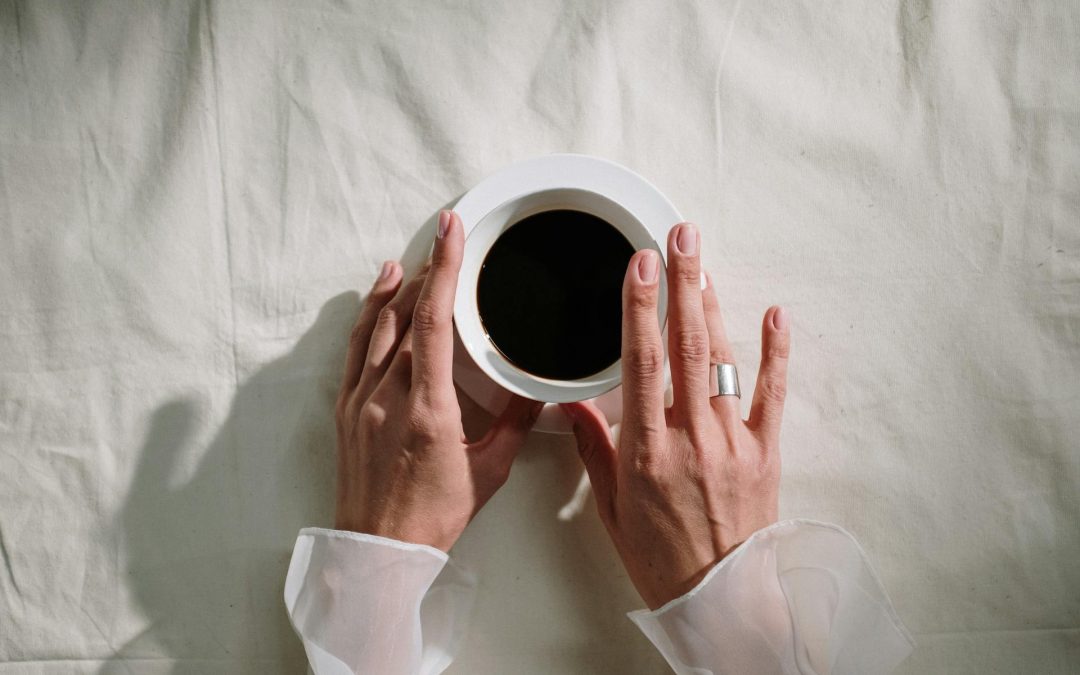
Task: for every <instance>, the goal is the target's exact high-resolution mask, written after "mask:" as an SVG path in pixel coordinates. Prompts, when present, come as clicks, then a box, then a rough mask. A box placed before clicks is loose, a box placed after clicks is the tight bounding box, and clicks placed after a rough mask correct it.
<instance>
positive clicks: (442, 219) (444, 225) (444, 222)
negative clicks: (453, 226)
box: [435, 211, 450, 239]
mask: <svg viewBox="0 0 1080 675" xmlns="http://www.w3.org/2000/svg"><path fill="white" fill-rule="evenodd" d="M449 231H450V212H449V211H439V229H438V231H437V232H436V233H435V236H436V237H438V238H439V239H442V238H443V237H445V236H446V233H447V232H449Z"/></svg>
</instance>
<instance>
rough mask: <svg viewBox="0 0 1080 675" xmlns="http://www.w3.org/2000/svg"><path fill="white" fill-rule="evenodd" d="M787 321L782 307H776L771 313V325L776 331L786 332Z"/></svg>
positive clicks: (787, 318)
mask: <svg viewBox="0 0 1080 675" xmlns="http://www.w3.org/2000/svg"><path fill="white" fill-rule="evenodd" d="M789 320H790V319H789V317H788V313H787V310H786V309H784V308H783V307H777V308H776V311H775V312H773V315H772V325H773V328H775V329H776V330H787V327H788V321H789Z"/></svg>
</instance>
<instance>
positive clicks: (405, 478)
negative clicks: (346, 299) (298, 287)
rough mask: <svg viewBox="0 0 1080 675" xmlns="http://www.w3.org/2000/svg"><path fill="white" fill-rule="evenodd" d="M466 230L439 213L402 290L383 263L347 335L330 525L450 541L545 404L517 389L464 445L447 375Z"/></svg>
mask: <svg viewBox="0 0 1080 675" xmlns="http://www.w3.org/2000/svg"><path fill="white" fill-rule="evenodd" d="M464 241H465V236H464V233H463V231H462V226H461V221H460V219H459V218H458V216H457V214H454V213H452V212H450V211H443V212H442V213H440V214H439V228H438V235H437V238H436V240H435V250H434V252H433V253H432V258H431V262H430V264H429V266H428V267H425V268H424V270H422V271H421V272H420V274H418V275H417V276H416V278H414V279H413V280H412V281H410V282H409V283H408V284H406V285H405V287H404V288H400V287H401V276H402V272H401V267H400V266H399V265H398V264H397V263H394V262H387V263H386V264H385V265H384V267H383V272H382V274H381V275H380V277H379V279H378V280H377V281H376V282H375V287H374V288H373V289H372V291H371V294H370V295H369V296H368V299H367V302H366V303H365V305H364V308H363V310H362V311H361V313H360V317H359V319H357V321H356V325H355V327H354V328H353V331H352V336H351V338H350V340H349V351H348V356H347V358H346V362H345V377H344V380H343V381H342V383H341V392H340V394H339V395H338V400H337V406H336V411H335V412H336V419H337V438H338V443H337V444H338V482H337V516H336V525H335V526H336V527H337V528H338V529H343V530H354V531H356V532H366V533H369V534H375V535H380V536H383V537H390V538H392V539H398V540H401V541H408V542H414V543H418V544H427V545H430V546H434V547H435V548H438V549H442V550H443V551H448V550H450V547H451V546H453V544H454V542H455V541H457V538H458V537H459V536H460V535H461V532H462V531H463V530H464V529H465V526H466V525H468V524H469V521H470V520H471V519H472V517H473V516H474V515H476V513H477V511H479V510H480V508H481V507H482V506H483V505H484V504H485V503H486V502H487V500H488V499H490V498H491V496H492V495H493V494H494V493H495V491H496V490H498V489H499V487H501V486H502V484H503V483H505V482H506V479H507V477H508V476H509V475H510V465H511V464H512V463H513V461H514V456H515V455H516V454H517V451H518V449H519V448H520V447H521V444H522V442H523V441H524V440H525V435H526V434H527V433H528V431H529V429H531V428H532V425H533V423H534V422H535V421H536V417H537V415H539V414H540V408H541V406H542V404H540V403H537V402H535V401H530V400H528V399H524V398H520V397H515V398H513V399H512V400H511V401H510V403H509V405H508V406H507V408H506V410H505V411H504V412H503V413H502V415H500V416H499V418H498V419H496V420H495V423H494V424H493V426H492V427H491V430H490V431H489V432H488V433H487V435H485V436H484V437H483V438H482V439H480V440H479V441H477V442H475V443H470V442H468V440H466V438H465V433H464V431H463V429H462V424H461V409H460V408H459V407H458V403H457V397H456V395H455V392H454V382H453V376H452V362H453V351H454V346H453V335H454V333H453V331H454V328H453V311H454V293H455V290H456V288H457V277H458V271H459V270H460V268H461V258H462V252H463V247H464Z"/></svg>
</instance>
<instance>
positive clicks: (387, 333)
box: [356, 269, 427, 401]
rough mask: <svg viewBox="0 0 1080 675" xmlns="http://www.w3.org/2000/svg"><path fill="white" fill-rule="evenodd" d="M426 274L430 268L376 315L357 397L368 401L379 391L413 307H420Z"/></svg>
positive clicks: (417, 276) (408, 284)
mask: <svg viewBox="0 0 1080 675" xmlns="http://www.w3.org/2000/svg"><path fill="white" fill-rule="evenodd" d="M426 273H427V270H426V269H425V270H421V271H420V273H419V274H417V275H416V276H415V277H413V278H412V280H410V281H409V283H407V284H405V287H404V288H402V289H401V290H400V291H399V292H398V294H397V295H396V296H394V299H393V300H391V301H390V302H389V303H387V304H386V305H385V306H384V307H383V308H382V309H381V310H380V311H379V314H378V316H377V317H376V318H375V330H374V331H373V332H372V334H371V343H370V344H369V345H368V350H367V358H366V359H365V360H364V368H363V372H362V373H361V374H360V382H359V383H358V384H357V385H356V396H357V397H358V398H359V399H360V400H361V401H366V400H367V399H368V397H370V396H371V392H373V391H375V388H376V387H377V386H378V385H379V382H380V381H381V380H382V378H383V376H384V375H385V374H386V370H387V369H388V368H389V367H390V362H391V361H392V360H393V358H394V354H396V353H397V351H398V345H399V344H400V343H401V340H402V338H403V337H404V336H405V331H406V330H408V328H409V324H410V322H411V321H412V314H413V307H415V306H416V299H417V297H419V295H420V289H421V288H423V286H424V278H425V276H426Z"/></svg>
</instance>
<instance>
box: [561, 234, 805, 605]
mask: <svg viewBox="0 0 1080 675" xmlns="http://www.w3.org/2000/svg"><path fill="white" fill-rule="evenodd" d="M700 239H701V238H700V235H699V234H698V231H697V228H696V227H694V226H693V225H690V224H687V223H683V224H681V225H678V226H676V227H675V228H673V229H672V231H671V234H670V235H669V237H668V261H669V266H668V289H669V291H668V300H669V302H668V307H669V308H670V320H669V335H668V357H669V360H670V363H671V380H672V387H673V389H674V405H672V407H671V408H669V409H667V410H665V409H664V374H663V364H664V358H663V345H662V341H661V336H660V327H659V325H657V320H656V311H657V309H656V307H657V296H658V294H659V290H658V289H659V286H658V276H659V257H658V255H657V254H656V252H655V251H650V250H643V251H638V252H637V253H636V254H635V255H634V257H633V258H632V259H631V260H630V266H629V268H628V269H627V272H626V278H625V280H624V283H623V329H622V336H623V337H622V368H623V423H622V433H621V435H620V439H619V445H618V447H616V446H615V444H614V443H613V442H612V439H611V433H610V430H609V427H608V424H607V420H605V419H604V415H603V413H602V412H600V410H598V409H597V408H596V407H595V406H593V405H592V404H590V403H573V404H566V405H564V406H563V409H564V410H565V411H566V412H567V413H568V414H569V415H570V416H571V418H572V419H573V421H574V433H575V435H576V436H577V441H578V450H579V452H580V454H581V458H582V461H583V462H584V463H585V468H586V470H587V471H588V473H589V478H590V480H591V482H592V485H593V490H594V492H595V494H596V502H597V507H598V509H599V511H600V518H601V520H602V521H603V522H604V525H605V526H606V527H607V530H608V533H609V534H610V535H611V538H612V539H613V540H614V542H615V548H616V549H617V550H618V552H619V555H620V557H621V558H622V560H623V563H624V564H625V565H626V569H627V572H628V573H629V575H630V579H631V581H633V583H634V586H635V587H636V588H637V590H638V592H639V593H640V594H641V597H642V598H643V599H644V600H645V602H646V604H648V605H649V607H650V608H652V609H656V608H657V607H660V606H661V605H663V604H664V603H666V602H668V601H669V600H672V599H674V598H677V597H679V596H681V595H683V594H685V593H686V592H687V591H689V590H690V589H692V588H693V587H694V586H695V585H697V583H698V582H699V581H700V580H701V579H702V578H703V577H704V576H705V574H706V573H707V572H708V571H709V569H711V568H712V567H713V566H714V565H715V564H716V563H717V562H719V561H720V560H721V559H722V558H723V557H724V556H726V555H727V554H728V553H729V552H730V551H731V550H732V549H734V548H735V547H737V546H738V545H739V544H740V543H742V542H743V541H745V540H746V538H747V537H749V536H750V535H751V534H753V533H754V532H756V531H757V530H759V529H761V528H763V527H765V526H766V525H769V524H771V523H774V522H776V518H777V502H778V491H779V483H780V452H779V439H780V417H781V413H782V411H783V405H784V393H785V387H786V380H787V359H788V349H789V344H790V337H789V334H788V318H787V315H786V313H785V312H784V310H783V309H782V308H779V307H772V308H770V309H769V310H768V311H767V312H766V313H765V320H764V322H763V326H762V360H761V370H760V372H759V373H758V380H757V387H756V390H755V391H754V399H753V403H752V405H751V408H750V419H749V420H748V421H746V422H744V421H743V420H742V416H741V414H740V411H739V400H738V399H737V398H736V397H734V396H717V397H715V398H710V397H709V364H710V363H733V362H734V361H733V359H732V354H731V347H730V346H729V345H728V342H727V337H726V336H725V333H724V326H723V322H722V321H721V318H720V306H719V304H718V303H717V300H716V293H715V289H714V288H713V285H712V282H711V280H710V281H709V284H708V286H707V287H706V288H705V290H704V291H702V290H701V282H700V272H701V264H700V259H699V254H698V251H699V250H700V248H701V247H700Z"/></svg>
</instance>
